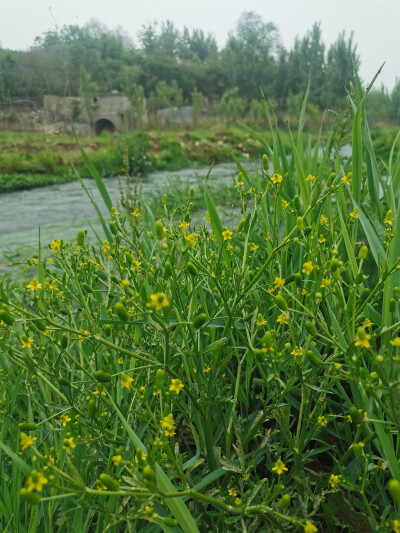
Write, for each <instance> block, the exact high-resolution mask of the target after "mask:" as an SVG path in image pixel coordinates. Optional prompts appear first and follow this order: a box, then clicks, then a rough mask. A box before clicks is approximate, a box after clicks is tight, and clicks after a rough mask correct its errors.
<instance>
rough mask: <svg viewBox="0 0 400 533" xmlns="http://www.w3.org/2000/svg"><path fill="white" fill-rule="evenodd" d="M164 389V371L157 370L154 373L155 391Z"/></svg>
mask: <svg viewBox="0 0 400 533" xmlns="http://www.w3.org/2000/svg"><path fill="white" fill-rule="evenodd" d="M163 388H164V370H163V369H162V368H158V369H157V372H156V389H159V390H162V389H163Z"/></svg>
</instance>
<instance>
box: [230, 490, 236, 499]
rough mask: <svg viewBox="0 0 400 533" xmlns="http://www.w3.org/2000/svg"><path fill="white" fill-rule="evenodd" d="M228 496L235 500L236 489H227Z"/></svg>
mask: <svg viewBox="0 0 400 533" xmlns="http://www.w3.org/2000/svg"><path fill="white" fill-rule="evenodd" d="M228 494H229V496H232V498H235V497H236V496H237V490H236V489H229V490H228Z"/></svg>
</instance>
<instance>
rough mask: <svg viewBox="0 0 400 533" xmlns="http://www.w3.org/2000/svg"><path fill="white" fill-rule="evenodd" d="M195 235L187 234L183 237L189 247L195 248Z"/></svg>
mask: <svg viewBox="0 0 400 533" xmlns="http://www.w3.org/2000/svg"><path fill="white" fill-rule="evenodd" d="M196 238H197V235H196V234H195V233H189V235H185V241H187V242H188V243H189V244H190V245H191V246H196Z"/></svg>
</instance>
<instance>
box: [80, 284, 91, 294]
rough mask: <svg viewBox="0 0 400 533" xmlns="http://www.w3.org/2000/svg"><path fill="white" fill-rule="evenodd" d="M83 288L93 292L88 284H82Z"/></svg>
mask: <svg viewBox="0 0 400 533" xmlns="http://www.w3.org/2000/svg"><path fill="white" fill-rule="evenodd" d="M82 287H83V288H84V289H85V290H87V292H90V293H92V292H93V289H92V287H91V286H90V285H89V284H88V283H82Z"/></svg>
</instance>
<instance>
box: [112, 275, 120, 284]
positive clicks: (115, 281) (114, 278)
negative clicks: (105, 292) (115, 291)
mask: <svg viewBox="0 0 400 533" xmlns="http://www.w3.org/2000/svg"><path fill="white" fill-rule="evenodd" d="M110 279H111V281H113V282H114V283H118V285H119V279H118V278H117V276H110Z"/></svg>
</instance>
